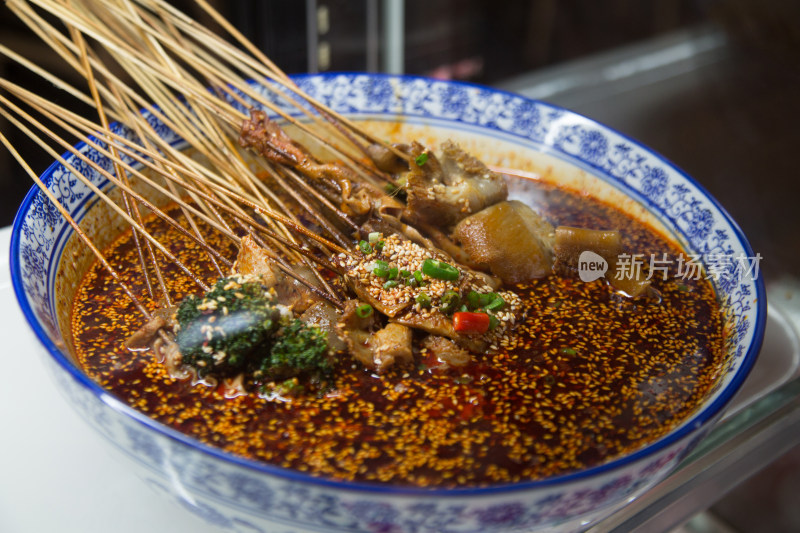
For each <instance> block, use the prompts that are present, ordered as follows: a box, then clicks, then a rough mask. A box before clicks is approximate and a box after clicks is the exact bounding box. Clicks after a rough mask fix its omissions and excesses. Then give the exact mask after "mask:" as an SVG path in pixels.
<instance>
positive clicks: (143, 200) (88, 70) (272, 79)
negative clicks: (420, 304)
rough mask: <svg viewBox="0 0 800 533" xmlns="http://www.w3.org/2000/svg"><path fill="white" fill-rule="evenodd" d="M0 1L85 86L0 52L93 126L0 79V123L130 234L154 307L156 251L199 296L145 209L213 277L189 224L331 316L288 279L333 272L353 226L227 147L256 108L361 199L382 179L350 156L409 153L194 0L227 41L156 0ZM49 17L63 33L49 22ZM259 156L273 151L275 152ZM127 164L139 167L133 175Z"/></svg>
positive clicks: (299, 174)
mask: <svg viewBox="0 0 800 533" xmlns="http://www.w3.org/2000/svg"><path fill="white" fill-rule="evenodd" d="M6 4H7V6H8V8H9V9H11V10H12V11H13V12H14V13H15V14H16V15H17V16H18V17H19V18H20V19H21V20H23V21H24V22H25V23H26V24H27V25H28V26H29V27H30V29H31V30H32V31H33V32H35V33H36V34H37V35H38V36H39V37H40V38H41V39H42V40H43V41H44V42H45V43H47V44H48V45H49V46H50V47H51V48H52V49H53V51H54V52H55V53H57V54H58V55H59V56H60V57H61V58H62V59H63V60H64V61H65V62H66V63H67V64H68V65H69V66H70V67H72V68H73V69H75V70H76V71H77V72H78V73H80V74H81V75H82V76H83V77H84V78H85V80H86V88H85V90H81V89H79V88H76V87H73V86H70V85H69V84H67V83H66V82H65V81H63V80H61V79H59V78H57V77H55V76H54V75H53V74H51V73H49V72H47V71H45V70H43V69H41V68H39V67H38V66H36V65H35V64H33V63H32V62H31V61H29V60H28V59H26V58H24V57H22V56H20V55H19V54H17V53H15V52H14V51H12V50H10V49H8V48H6V47H5V46H3V45H2V44H0V54H3V55H5V56H6V57H8V58H10V59H12V60H14V61H16V62H18V63H19V64H21V65H23V66H25V67H27V68H28V69H30V70H31V71H32V72H34V73H36V74H37V75H39V76H41V77H42V78H43V79H44V80H46V81H47V82H49V83H52V84H53V85H55V86H56V87H58V88H60V89H62V90H63V91H65V92H66V93H68V94H69V95H71V96H72V97H74V98H75V99H76V100H78V101H80V102H83V103H86V104H90V105H92V106H93V107H94V108H95V109H96V113H97V117H96V119H95V120H89V119H86V118H83V117H81V116H79V115H77V114H76V113H74V112H72V111H70V110H69V109H68V108H64V107H62V106H59V105H57V104H55V103H53V102H50V101H48V100H46V99H44V98H42V97H40V96H38V95H37V94H36V93H35V92H34V91H31V90H29V89H26V88H24V87H21V86H19V85H17V84H15V83H13V82H12V81H10V80H7V79H1V78H0V88H1V89H2V90H3V91H4V93H5V94H2V93H0V115H2V116H3V117H4V118H5V119H6V120H7V122H8V123H9V124H11V125H14V126H15V127H17V128H19V129H20V130H21V131H22V132H23V133H24V134H25V135H27V136H29V137H30V138H31V139H33V140H34V141H35V142H36V143H37V144H38V145H39V146H40V147H41V148H42V149H43V150H44V151H45V152H46V153H47V154H49V156H51V157H52V158H53V159H55V160H56V161H58V162H60V163H61V164H62V165H64V167H65V168H66V169H68V170H69V171H70V172H72V173H73V174H74V175H75V176H76V177H77V178H78V179H80V180H81V181H82V182H83V183H84V184H85V185H86V186H87V187H89V188H90V189H91V190H92V191H93V192H94V194H96V195H97V196H98V197H99V198H100V199H101V200H103V201H104V202H106V203H107V204H108V205H109V207H110V208H111V209H113V210H114V211H115V212H116V213H117V214H119V215H120V216H121V217H122V218H123V219H124V220H125V221H126V222H127V223H128V224H129V225H130V226H131V227H132V228H133V231H134V238H135V241H136V246H137V250H138V256H139V263H140V268H141V272H142V274H143V275H144V277H145V281H146V285H147V287H148V292H149V296H150V298H151V299H152V301H153V302H158V304H159V305H161V306H166V307H169V306H170V305H172V303H173V302H172V297H171V295H170V293H169V290H168V289H167V286H166V284H165V282H164V279H163V274H162V272H161V269H160V268H159V265H158V262H157V261H156V255H157V254H162V255H163V256H164V257H166V258H167V259H168V260H169V261H171V262H173V263H175V264H176V265H178V266H179V268H180V269H181V270H183V271H184V272H185V273H186V274H188V275H189V276H191V277H192V279H194V280H195V282H196V283H197V285H198V286H199V287H200V288H201V289H203V290H204V291H206V290H208V289H209V287H208V286H207V284H206V283H204V281H203V280H202V279H200V277H199V276H197V275H195V274H194V273H193V272H192V268H191V266H189V265H185V264H183V263H181V262H180V260H179V259H178V258H177V257H175V255H174V254H173V253H172V251H170V250H169V248H168V247H167V246H165V245H164V244H163V243H161V242H159V240H158V239H156V238H155V237H153V235H151V234H150V233H149V232H148V231H147V230H146V229H145V225H144V222H143V219H144V217H145V216H146V214H147V212H152V213H154V214H155V215H156V216H157V217H159V218H160V219H162V220H163V221H165V222H166V223H167V224H169V225H171V226H173V227H175V228H176V229H178V230H179V231H180V232H182V233H183V234H184V235H186V236H187V237H188V238H190V239H191V240H193V241H194V242H196V243H197V244H198V245H199V246H201V247H203V248H204V249H205V250H206V252H207V254H208V256H209V259H210V262H211V263H212V264H213V265H214V267H215V268H216V269H217V271H218V273H219V274H220V276H222V275H223V274H224V271H225V270H226V269H228V270H229V269H230V267H231V264H232V262H231V259H230V258H228V257H225V256H224V255H222V254H221V253H220V252H219V251H217V250H215V249H214V248H213V247H212V246H209V245H208V244H207V243H206V240H205V238H204V235H203V233H202V231H201V230H200V228H199V222H201V221H202V223H204V224H207V225H208V226H210V227H212V228H214V229H215V230H217V231H219V232H221V233H222V234H223V235H225V236H227V237H228V238H229V239H231V240H232V241H234V242H235V243H238V242H239V241H240V240H241V238H242V237H241V236H242V235H250V236H252V238H254V239H255V240H256V241H257V242H258V244H259V245H260V246H261V247H263V248H264V249H265V250H266V251H267V253H268V254H269V255H270V257H271V258H272V259H273V260H274V261H275V262H276V264H277V265H278V266H279V267H280V268H281V269H282V270H283V271H284V272H285V273H286V274H287V275H289V276H292V277H294V278H295V279H297V280H298V281H299V282H301V283H303V284H305V285H307V286H308V288H309V289H310V290H312V291H313V292H315V293H316V294H317V295H318V296H321V297H323V298H325V299H326V300H328V301H329V302H330V303H332V304H333V305H335V306H337V307H341V305H342V295H341V294H337V291H336V290H335V288H334V287H332V286H331V285H330V284H329V283H328V282H327V281H326V279H325V278H324V277H323V276H322V275H320V273H319V269H317V268H312V269H311V270H312V271H313V272H314V273H316V278H317V279H316V282H309V281H308V280H306V279H304V278H302V277H301V276H298V275H297V274H296V273H295V272H294V271H295V268H294V266H293V265H294V264H305V265H308V266H310V265H312V264H316V265H321V266H324V267H326V268H328V269H330V270H332V271H334V272H337V273H339V270H340V269H339V268H338V267H337V266H336V265H334V264H331V263H330V262H329V261H327V260H326V259H325V257H329V256H330V255H331V254H332V253H344V254H348V253H349V251H348V248H349V247H352V245H353V242H354V241H353V239H354V236H355V235H357V232H358V230H359V227H358V225H357V224H356V223H355V222H354V221H353V220H352V219H351V217H349V216H348V214H346V213H344V212H343V211H342V210H341V209H340V206H339V205H337V203H336V200H337V199H336V198H332V197H331V195H330V194H327V195H326V194H324V193H323V192H322V191H321V190H320V187H319V186H318V184H316V183H315V182H314V180H313V178H310V177H309V176H308V175H307V174H306V175H304V174H303V169H302V168H298V167H297V166H296V165H295V166H292V165H288V164H281V162H280V161H278V162H276V161H274V160H273V161H270V160H268V159H266V158H253V157H252V156H248V155H247V153H246V151H245V150H244V149H243V148H242V147H240V146H238V145H237V142H236V138H237V137H238V135H239V132H240V129H241V127H242V124H243V122H244V121H246V120H247V119H248V115H247V114H246V113H245V111H244V110H246V109H249V108H253V107H255V108H260V109H264V110H266V111H267V112H269V113H270V114H271V115H272V116H274V117H276V118H277V119H279V120H282V121H283V122H284V123H286V124H292V125H293V126H294V127H296V128H297V129H298V131H300V132H302V133H303V134H304V135H305V136H306V137H307V138H308V139H310V140H311V142H313V144H314V145H315V146H314V148H315V150H316V151H318V152H320V153H321V154H323V157H330V158H334V159H336V160H337V161H339V162H340V163H339V164H341V165H343V166H344V167H346V169H345V170H346V172H347V173H348V175H349V176H351V177H353V179H354V181H357V182H358V183H360V184H362V185H363V186H366V187H371V188H372V190H380V189H382V187H383V186H384V185H385V184H387V183H392V178H391V177H390V176H388V175H387V174H385V173H384V172H381V171H380V170H378V169H377V168H376V167H375V166H374V165H372V164H371V163H370V162H369V160H368V158H366V157H358V156H357V155H358V154H361V155H362V156H363V155H367V154H369V152H370V149H374V148H376V147H377V148H379V149H380V150H383V151H391V152H393V153H394V155H395V156H396V157H401V158H408V156H407V155H406V154H404V153H402V152H399V151H397V150H396V149H394V148H393V147H391V146H386V145H383V144H381V142H380V141H379V140H377V139H375V138H373V137H372V136H370V135H369V134H368V133H366V132H364V131H362V130H361V129H359V128H358V127H357V126H356V125H354V124H353V123H352V122H350V121H348V120H347V119H345V118H344V117H342V116H339V115H338V114H336V113H335V112H333V111H332V110H331V109H328V108H326V107H325V106H324V105H322V104H321V103H319V102H316V101H314V100H313V99H310V98H309V97H307V96H306V95H305V94H303V92H302V91H301V90H300V89H299V88H298V87H297V85H296V84H295V83H294V82H293V81H292V80H291V79H290V78H289V77H288V76H287V75H286V74H284V73H283V72H282V71H281V70H280V69H278V68H277V67H276V66H275V65H274V64H273V63H272V62H271V61H270V60H269V59H268V58H267V57H265V56H264V55H263V54H262V53H261V52H260V51H259V50H258V49H257V48H256V47H255V46H253V45H252V44H251V43H249V42H248V41H247V40H246V39H245V38H244V37H243V36H242V35H241V34H240V33H239V32H238V31H236V29H235V28H233V27H232V26H231V25H230V24H229V23H228V22H227V21H225V19H224V18H223V17H222V16H221V15H220V14H219V13H218V12H216V11H215V10H214V9H213V8H212V7H211V6H210V5H209V4H208V3H207V2H206V1H205V0H197V4H198V5H199V6H200V7H202V9H204V10H205V11H206V12H207V13H208V14H209V15H210V16H211V17H212V18H213V19H214V20H215V21H216V22H218V23H219V24H220V25H221V27H223V28H224V29H225V30H226V31H227V32H228V33H229V36H230V37H231V38H232V39H233V40H234V41H235V42H236V43H237V44H238V46H235V45H233V44H231V43H230V42H228V41H227V40H226V39H223V38H222V37H219V36H217V35H215V34H214V33H212V32H210V31H209V30H207V29H206V28H204V27H203V26H202V25H200V24H197V23H196V22H195V21H193V20H191V19H189V18H188V17H187V16H186V15H184V14H183V13H181V12H180V11H178V10H176V9H175V8H174V7H172V6H171V5H170V4H168V3H167V2H165V1H162V0H113V1H97V0H32V1H22V0H10V1H8V2H6ZM53 17H56V18H57V19H58V20H59V21H60V22H61V24H62V25H63V26H61V25H59V26H56V25H54V24H53V23H51V22H50V20H52V18H53ZM120 72H124V73H125V74H126V76H122V75H121V74H119V73H120ZM127 80H132V81H127ZM248 80H256V82H257V83H256V84H252V83H251V82H249V81H248ZM28 109H30V110H32V111H33V112H35V113H31V112H29V111H28ZM286 109H291V110H292V112H287V111H286ZM37 114H38V115H37ZM152 118H155V119H156V120H157V121H158V122H160V123H161V124H164V125H166V126H167V127H169V128H170V129H171V130H172V131H174V132H175V133H177V134H178V135H179V136H180V137H181V138H183V139H184V140H185V141H186V142H187V143H188V145H189V146H190V147H191V149H192V151H194V152H195V153H198V154H200V155H201V156H202V158H203V159H205V161H207V162H208V164H200V163H198V162H197V159H196V158H193V157H190V156H189V155H187V153H186V152H185V151H183V150H178V149H176V148H174V147H173V146H171V145H170V144H169V143H168V142H167V141H165V140H164V138H163V135H160V134H159V132H158V131H157V130H156V129H154V127H153V120H152ZM112 122H118V123H121V124H124V126H125V127H126V128H127V133H128V134H126V132H124V131H120V130H119V129H115V128H112V127H111V126H110V124H111V123H112ZM48 123H49V124H50V125H48ZM53 126H56V127H59V128H62V129H63V130H65V131H67V132H68V133H69V134H70V135H73V136H74V137H75V138H77V139H79V140H82V141H84V142H85V143H86V144H87V145H88V146H89V147H90V148H91V149H93V150H96V151H97V152H98V153H99V154H101V155H102V156H103V157H104V158H107V159H108V160H110V161H112V162H113V168H112V169H110V170H106V169H105V168H103V166H102V165H100V164H98V163H96V162H95V161H93V160H91V159H90V158H88V157H87V156H86V155H85V154H84V153H82V152H81V151H79V150H77V149H76V148H74V147H73V146H72V144H71V143H70V142H68V141H66V140H64V139H63V138H61V137H59V136H58V135H57V134H56V133H54V128H53ZM0 141H2V143H3V144H4V145H5V146H6V148H7V149H8V150H9V151H10V152H11V153H12V154H13V155H14V157H15V158H16V159H17V160H18V161H19V163H20V165H21V166H22V167H23V169H24V170H25V172H26V173H27V174H28V175H29V176H30V177H31V179H33V181H34V182H35V183H36V185H37V186H39V188H40V189H41V190H42V191H43V193H44V194H45V195H47V196H48V198H49V199H50V201H51V202H53V204H54V205H55V206H56V208H57V209H58V210H59V211H60V212H61V214H62V216H64V217H65V219H66V220H67V221H68V222H69V223H70V224H71V225H72V226H73V228H74V229H75V231H76V233H77V234H78V235H79V236H80V238H81V239H82V240H83V241H84V242H85V243H86V244H87V245H88V246H89V248H90V249H91V250H92V252H93V253H94V255H95V256H97V258H98V260H99V261H100V262H101V263H102V264H103V266H104V268H106V270H108V271H109V272H110V273H111V275H112V276H113V277H114V278H115V279H117V280H119V276H118V275H117V273H116V272H115V271H114V268H113V267H112V266H111V265H110V264H109V263H108V262H107V261H106V259H105V258H104V257H103V254H102V252H101V251H100V250H98V248H97V247H95V246H94V245H93V244H92V241H91V239H90V238H89V237H88V236H87V235H86V234H84V233H83V232H82V230H81V229H80V227H79V226H78V224H77V223H76V222H75V221H74V220H72V218H71V217H70V215H69V213H67V212H66V210H65V209H64V208H63V207H62V206H61V205H60V204H59V202H58V201H57V200H56V198H55V197H54V196H53V194H52V193H51V192H50V191H48V190H47V188H46V187H45V185H44V184H43V183H42V182H41V181H40V179H39V178H38V177H37V175H36V173H35V172H34V171H33V170H32V169H31V168H30V166H29V165H28V164H27V163H26V162H25V161H24V160H23V159H22V157H21V156H20V154H19V153H18V151H17V150H16V149H15V148H14V146H12V145H11V143H10V142H9V140H8V137H7V136H6V135H3V133H2V132H0ZM272 148H273V149H276V150H280V147H272ZM64 151H66V152H67V153H68V154H72V155H73V157H71V158H65V157H62V156H61V155H60V154H61V153H63V152H64ZM75 162H80V163H81V164H82V165H86V166H87V167H88V168H92V169H93V170H94V171H96V172H99V173H100V174H101V175H103V176H104V177H105V178H107V179H108V180H109V181H110V182H111V183H113V184H114V185H115V186H116V187H118V188H119V189H120V190H121V191H122V195H121V198H122V201H121V202H119V203H117V202H115V201H114V200H112V199H111V197H110V196H109V195H108V194H106V193H105V192H103V191H102V190H100V189H99V188H98V187H97V186H96V185H94V184H93V183H92V182H91V181H90V180H89V179H88V178H87V177H86V176H85V175H84V174H83V173H81V172H80V171H79V170H78V169H77V168H75V165H74V163H75ZM137 166H140V167H143V169H146V171H144V172H143V171H142V170H137V169H136V167H137ZM259 173H266V175H268V176H269V178H270V182H271V183H272V184H276V185H277V186H278V188H279V191H275V190H273V189H272V188H271V187H269V186H267V185H266V184H265V183H264V181H263V180H262V179H260V178H259V176H258V174H259ZM153 176H157V177H158V178H160V179H154V178H153ZM131 178H135V179H136V180H138V181H139V182H141V183H144V184H145V185H146V189H147V190H144V191H142V190H136V189H134V188H133V187H132V186H131ZM151 191H152V192H158V193H160V194H163V195H166V196H167V197H168V198H169V199H170V200H171V201H173V202H175V203H176V204H177V205H178V206H180V211H181V214H182V215H183V219H182V220H185V221H186V222H185V223H181V222H179V221H178V220H177V219H175V218H173V217H171V216H169V215H168V214H167V213H166V212H164V211H163V210H161V209H159V208H158V207H156V205H154V203H153V202H151V201H150V200H149V199H148V196H149V193H150V192H151ZM282 196H289V197H291V198H292V199H293V201H295V202H296V203H297V204H298V205H300V206H302V208H303V211H304V214H305V215H307V216H308V218H310V219H311V220H313V221H314V223H315V224H317V225H318V226H320V227H322V228H324V230H325V232H324V233H325V235H324V236H320V235H317V234H315V233H314V232H311V231H309V230H307V229H306V228H305V227H304V226H303V225H302V224H301V223H300V222H299V220H298V216H297V214H296V213H295V212H294V211H293V210H292V209H289V208H288V207H287V206H286V205H285V202H284V201H282V200H281V197H282ZM143 210H144V211H145V212H144V213H143ZM342 228H344V230H343V229H342ZM119 282H120V283H122V282H121V280H119ZM125 290H126V293H127V294H128V296H129V297H130V298H131V299H132V300H133V301H134V303H135V304H136V306H137V307H138V308H139V310H140V311H141V312H142V313H143V314H144V316H145V317H146V318H149V317H150V311H149V309H151V308H152V305H150V306H148V305H145V304H143V303H142V302H140V301H139V299H138V298H137V296H135V295H134V294H133V292H132V291H130V290H129V289H127V288H126V289H125Z"/></svg>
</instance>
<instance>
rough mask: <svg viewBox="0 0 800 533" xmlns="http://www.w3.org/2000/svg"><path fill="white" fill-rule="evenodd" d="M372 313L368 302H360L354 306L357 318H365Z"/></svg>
mask: <svg viewBox="0 0 800 533" xmlns="http://www.w3.org/2000/svg"><path fill="white" fill-rule="evenodd" d="M371 314H372V306H371V305H369V304H361V305H359V306H358V307H356V316H357V317H358V318H367V317H368V316H370V315H371Z"/></svg>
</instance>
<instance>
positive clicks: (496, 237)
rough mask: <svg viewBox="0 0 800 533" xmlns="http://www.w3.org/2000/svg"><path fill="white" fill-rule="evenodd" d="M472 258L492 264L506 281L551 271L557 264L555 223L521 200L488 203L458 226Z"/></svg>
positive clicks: (456, 234)
mask: <svg viewBox="0 0 800 533" xmlns="http://www.w3.org/2000/svg"><path fill="white" fill-rule="evenodd" d="M453 235H454V236H455V237H456V239H458V240H459V241H461V244H462V245H463V247H464V250H465V251H466V252H467V253H468V254H469V256H470V258H471V259H472V261H474V262H475V263H478V264H480V265H483V266H484V267H488V268H489V269H490V270H491V271H492V273H493V274H495V275H497V276H499V277H500V279H502V280H503V282H504V283H512V284H513V283H520V282H523V281H528V280H531V279H535V278H541V277H544V276H546V275H548V274H549V273H550V272H551V270H552V267H553V260H554V257H553V241H554V238H555V233H554V230H553V226H551V225H550V224H549V223H548V222H547V221H546V220H544V219H543V218H542V217H541V216H539V215H538V214H537V213H536V212H535V211H534V210H533V209H531V208H530V207H528V206H527V205H525V204H523V203H522V202H519V201H517V200H511V201H507V202H500V203H497V204H494V205H493V206H491V207H487V208H486V209H484V210H483V211H480V212H478V213H476V214H474V215H472V216H470V217H468V218H465V219H464V220H462V221H461V222H459V223H458V225H457V226H456V227H455V230H454V231H453Z"/></svg>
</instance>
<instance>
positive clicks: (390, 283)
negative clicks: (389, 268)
mask: <svg viewBox="0 0 800 533" xmlns="http://www.w3.org/2000/svg"><path fill="white" fill-rule="evenodd" d="M398 285H400V282H399V281H397V280H396V279H390V280H389V281H387V282H386V283H384V284H383V288H384V289H393V288H395V287H397V286H398Z"/></svg>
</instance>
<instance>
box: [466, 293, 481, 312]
mask: <svg viewBox="0 0 800 533" xmlns="http://www.w3.org/2000/svg"><path fill="white" fill-rule="evenodd" d="M480 298H481V295H480V293H478V292H475V291H469V293H467V305H468V306H469V308H470V309H477V308H478V307H480V306H481V305H480Z"/></svg>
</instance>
